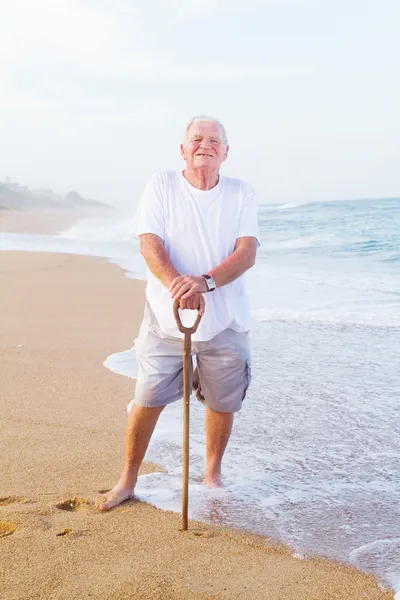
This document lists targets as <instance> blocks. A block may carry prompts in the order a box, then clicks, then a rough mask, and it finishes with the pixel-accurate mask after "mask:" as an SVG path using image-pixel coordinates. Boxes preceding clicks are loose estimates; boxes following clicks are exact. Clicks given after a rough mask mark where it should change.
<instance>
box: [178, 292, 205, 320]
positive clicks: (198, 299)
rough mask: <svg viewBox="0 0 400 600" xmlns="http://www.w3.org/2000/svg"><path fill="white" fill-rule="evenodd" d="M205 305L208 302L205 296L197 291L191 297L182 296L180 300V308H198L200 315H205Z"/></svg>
mask: <svg viewBox="0 0 400 600" xmlns="http://www.w3.org/2000/svg"><path fill="white" fill-rule="evenodd" d="M205 306H206V303H205V300H204V296H203V294H201V293H200V292H196V293H195V294H193V296H190V298H186V299H184V298H181V299H180V300H179V308H181V309H182V310H184V309H185V308H187V309H189V310H198V311H199V314H200V315H204V309H205Z"/></svg>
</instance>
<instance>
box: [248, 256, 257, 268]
mask: <svg viewBox="0 0 400 600" xmlns="http://www.w3.org/2000/svg"><path fill="white" fill-rule="evenodd" d="M255 264H256V253H255V252H250V253H249V256H248V260H247V265H248V266H247V268H248V269H251V268H252V267H254V265H255Z"/></svg>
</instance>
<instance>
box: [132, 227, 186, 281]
mask: <svg viewBox="0 0 400 600" xmlns="http://www.w3.org/2000/svg"><path fill="white" fill-rule="evenodd" d="M140 253H141V255H142V256H143V258H144V260H145V261H146V264H147V266H148V267H149V269H150V271H151V272H152V273H153V275H155V276H156V277H157V278H158V279H159V280H160V281H161V282H162V283H163V284H164V285H165V286H166V287H167V288H170V287H171V283H172V281H173V280H174V279H175V278H176V277H179V275H180V273H179V271H177V270H176V269H175V267H174V265H173V264H172V261H171V259H170V257H169V254H168V252H167V251H166V249H165V247H164V242H163V241H162V239H161V238H160V237H158V235H156V234H155V233H145V234H143V235H141V236H140Z"/></svg>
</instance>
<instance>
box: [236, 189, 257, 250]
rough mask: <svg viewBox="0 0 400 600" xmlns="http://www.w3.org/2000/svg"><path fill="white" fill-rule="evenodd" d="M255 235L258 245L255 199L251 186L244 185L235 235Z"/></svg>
mask: <svg viewBox="0 0 400 600" xmlns="http://www.w3.org/2000/svg"><path fill="white" fill-rule="evenodd" d="M247 236H249V237H255V238H257V245H258V246H260V232H259V225H258V214H257V201H256V195H255V192H254V190H253V188H252V187H250V186H246V189H245V192H244V197H243V201H242V207H241V210H240V217H239V227H238V233H237V237H238V238H240V237H247Z"/></svg>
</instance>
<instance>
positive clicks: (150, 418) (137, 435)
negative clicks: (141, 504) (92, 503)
mask: <svg viewBox="0 0 400 600" xmlns="http://www.w3.org/2000/svg"><path fill="white" fill-rule="evenodd" d="M163 408H164V406H159V407H155V408H148V407H144V406H133V408H132V410H131V412H130V414H129V418H128V424H127V428H126V435H125V465H124V469H123V471H122V474H121V477H120V478H119V480H118V483H117V484H116V485H115V486H114V487H113V489H112V490H110V491H109V492H108V493H107V494H105V495H104V496H100V497H99V498H97V499H96V506H97V508H98V509H99V510H109V509H110V508H113V507H114V506H117V505H118V504H121V502H123V501H124V500H127V499H128V498H131V497H132V496H133V491H134V489H135V485H136V480H137V476H138V472H139V467H140V465H141V464H142V461H143V459H144V455H145V454H146V450H147V446H148V445H149V442H150V438H151V436H152V433H153V431H154V427H155V425H156V423H157V421H158V417H159V416H160V414H161V412H162V410H163Z"/></svg>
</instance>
